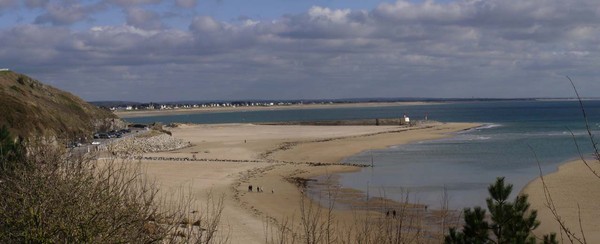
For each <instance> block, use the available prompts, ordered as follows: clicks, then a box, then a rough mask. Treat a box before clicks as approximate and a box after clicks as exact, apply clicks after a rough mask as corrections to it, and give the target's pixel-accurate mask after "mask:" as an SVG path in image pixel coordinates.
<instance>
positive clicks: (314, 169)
mask: <svg viewBox="0 0 600 244" xmlns="http://www.w3.org/2000/svg"><path fill="white" fill-rule="evenodd" d="M476 126H478V125H477V124H471V123H432V124H428V125H425V126H419V127H399V126H294V125H285V126H280V125H253V124H221V125H180V126H178V127H177V128H172V129H170V130H171V131H172V133H173V136H174V137H176V138H181V139H183V140H185V141H189V142H191V143H192V145H193V146H192V147H188V148H184V149H180V150H176V151H171V152H160V153H147V154H145V155H144V156H146V157H178V158H183V157H187V158H197V159H206V160H207V161H206V162H198V161H194V162H185V161H184V162H181V161H156V160H143V161H142V163H143V165H144V166H145V167H146V170H147V173H148V175H149V176H150V177H151V178H154V179H156V180H157V182H158V184H159V186H160V187H161V189H163V192H172V191H175V190H176V189H178V188H181V187H185V188H188V189H190V190H191V191H192V192H193V194H194V196H195V197H197V199H198V200H200V201H202V200H203V199H204V198H205V194H206V192H207V191H209V190H211V191H212V192H213V194H215V195H224V196H225V210H224V213H223V219H222V220H223V222H222V224H223V227H222V229H223V231H222V232H220V234H224V233H229V234H228V235H229V238H230V240H231V241H232V243H264V242H265V239H264V238H265V227H266V226H267V223H269V225H272V223H273V222H272V220H277V221H281V220H285V219H288V220H289V219H296V220H297V219H298V211H299V205H300V202H301V201H302V199H303V193H302V192H301V189H299V188H298V187H297V186H296V185H295V184H294V183H293V182H291V181H290V180H289V179H290V178H291V177H301V178H308V177H314V176H319V175H327V174H333V173H340V172H348V171H355V170H360V168H358V167H353V166H347V165H340V164H338V163H339V162H340V160H342V159H343V158H345V157H348V156H351V155H353V154H356V153H359V152H361V151H364V150H368V149H375V148H385V147H387V146H391V145H397V144H403V143H410V142H415V141H422V140H430V139H436V138H443V137H449V136H452V134H451V133H452V132H456V131H461V130H465V129H468V128H472V127H476ZM307 162H312V163H322V164H331V165H325V166H311V165H310V164H307ZM249 185H253V186H254V187H257V186H260V187H262V188H263V189H264V192H262V193H257V192H255V191H253V192H248V190H247V189H248V186H249ZM309 204H314V203H313V202H309ZM335 216H336V221H340V222H348V221H350V222H351V221H353V218H354V213H353V212H351V211H348V210H336V211H335ZM225 230H228V231H225Z"/></svg>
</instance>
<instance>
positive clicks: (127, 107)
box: [98, 102, 334, 111]
mask: <svg viewBox="0 0 600 244" xmlns="http://www.w3.org/2000/svg"><path fill="white" fill-rule="evenodd" d="M333 103H334V102H318V103H317V102H310V103H304V102H207V103H162V104H161V103H142V104H119V105H113V106H104V105H98V106H100V107H103V108H107V109H109V110H111V111H136V110H176V109H191V108H236V107H271V106H291V105H304V104H333Z"/></svg>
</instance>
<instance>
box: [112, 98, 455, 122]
mask: <svg viewBox="0 0 600 244" xmlns="http://www.w3.org/2000/svg"><path fill="white" fill-rule="evenodd" d="M435 104H443V102H389V103H388V102H373V103H338V104H336V103H334V104H303V105H300V104H298V105H281V106H262V107H261V106H254V107H244V106H242V107H206V108H187V109H173V110H137V111H114V112H113V113H114V114H115V115H117V116H119V117H120V118H122V119H127V118H139V117H153V116H168V115H187V114H202V113H227V112H251V111H270V110H288V109H289V110H299V109H329V108H362V107H393V106H419V105H435Z"/></svg>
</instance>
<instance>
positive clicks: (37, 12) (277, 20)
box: [0, 0, 600, 102]
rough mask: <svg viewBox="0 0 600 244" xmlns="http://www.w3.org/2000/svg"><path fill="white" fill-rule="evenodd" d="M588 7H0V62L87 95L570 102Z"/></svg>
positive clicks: (576, 2)
mask: <svg viewBox="0 0 600 244" xmlns="http://www.w3.org/2000/svg"><path fill="white" fill-rule="evenodd" d="M599 49H600V2H599V1H597V0H526V1H524V0H429V1H420V0H413V1H408V0H400V1H393V0H390V1H374V0H302V1H300V0H174V1H166V0H82V1H75V0H60V1H55V0H0V68H11V69H13V70H15V71H17V72H21V73H25V74H27V75H30V76H33V77H34V78H37V79H39V80H41V81H43V82H46V83H48V84H51V85H53V86H56V87H58V88H61V89H64V90H67V91H70V92H72V93H74V94H76V95H79V96H81V97H83V98H84V99H86V100H92V101H93V100H128V101H144V102H145V101H174V100H213V99H251V98H265V99H298V98H299V99H302V98H305V99H314V98H356V97H453V98H459V97H466V98H470V97H502V98H505V97H572V94H573V92H572V91H571V90H570V88H569V84H568V82H567V80H566V78H565V76H567V75H568V76H570V77H572V78H573V79H574V80H575V82H576V84H577V86H578V87H579V89H580V90H581V92H582V93H583V95H584V96H596V97H597V96H599V95H598V94H597V91H600V80H599V79H598V78H599V77H600V76H599V75H600V52H599Z"/></svg>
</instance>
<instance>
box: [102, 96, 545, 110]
mask: <svg viewBox="0 0 600 244" xmlns="http://www.w3.org/2000/svg"><path fill="white" fill-rule="evenodd" d="M512 100H538V99H535V98H524V99H501V98H356V99H332V100H250V101H198V102H189V101H188V102H161V103H159V102H150V103H139V102H127V101H98V102H91V103H92V104H94V105H96V106H98V107H101V108H105V109H109V110H111V111H138V110H177V109H193V108H236V107H272V106H292V105H327V104H351V103H394V102H475V101H512Z"/></svg>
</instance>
